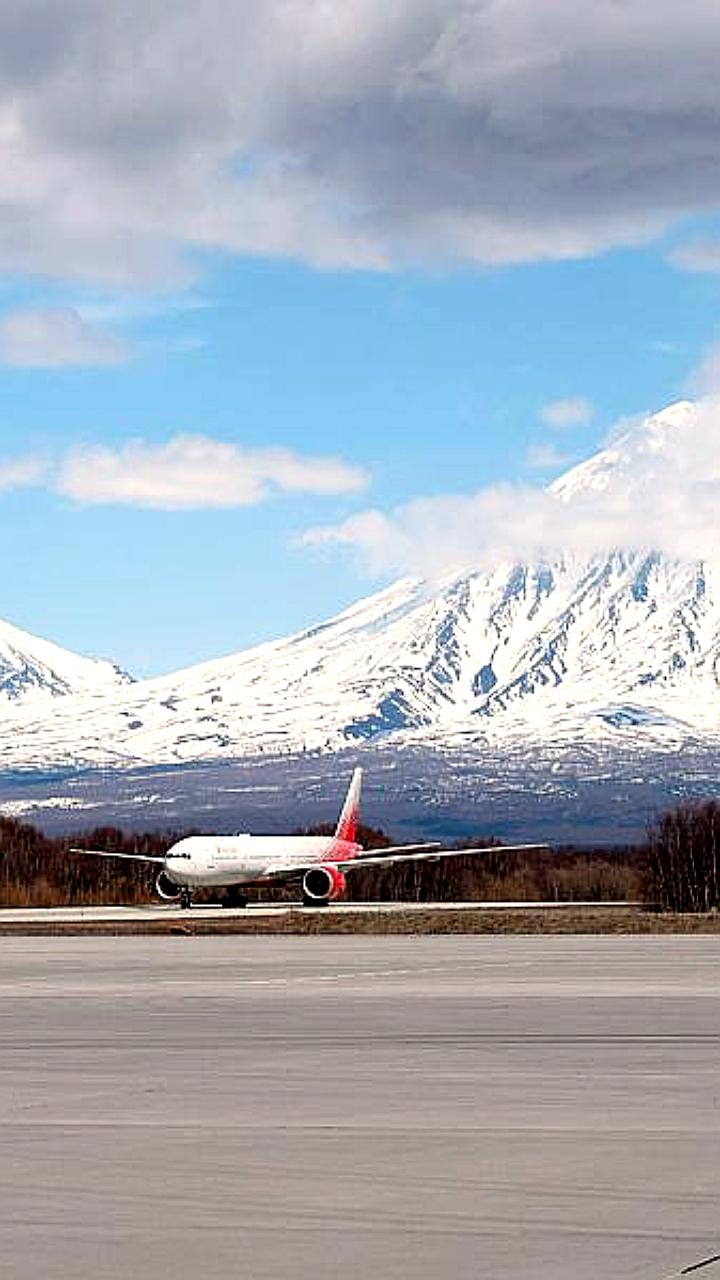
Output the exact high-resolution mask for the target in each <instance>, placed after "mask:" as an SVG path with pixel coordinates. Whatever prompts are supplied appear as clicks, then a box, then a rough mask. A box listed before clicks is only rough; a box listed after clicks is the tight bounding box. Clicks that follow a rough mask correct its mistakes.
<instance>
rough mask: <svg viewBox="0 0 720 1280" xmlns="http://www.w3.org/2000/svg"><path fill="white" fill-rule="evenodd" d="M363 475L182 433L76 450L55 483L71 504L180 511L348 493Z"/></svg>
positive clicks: (340, 465) (347, 467) (326, 460)
mask: <svg viewBox="0 0 720 1280" xmlns="http://www.w3.org/2000/svg"><path fill="white" fill-rule="evenodd" d="M367 480H368V477H367V474H366V473H365V472H364V471H363V470H361V469H360V468H359V467H355V466H352V465H351V464H350V463H348V462H344V461H343V460H342V459H340V458H332V457H311V456H304V455H302V454H298V453H294V452H293V451H292V450H290V449H284V448H269V449H242V448H240V447H239V446H237V445H234V444H228V443H225V442H222V441H218V440H212V439H209V438H208V437H207V436H184V435H181V436H175V437H174V438H173V439H171V440H169V441H167V443H165V444H159V445H157V444H149V443H146V442H144V441H141V440H136V441H132V442H130V443H128V444H126V445H123V446H121V447H120V448H117V449H110V448H102V447H100V448H98V447H96V448H87V449H81V450H77V451H75V452H73V453H71V454H70V455H69V456H68V457H67V458H66V459H65V460H64V462H63V463H62V465H61V467H60V470H59V473H58V475H57V477H56V480H55V487H56V489H57V491H58V492H59V493H61V494H63V495H64V496H66V497H69V498H74V499H75V500H76V501H78V502H85V503H94V504H101V503H102V504H108V503H113V504H124V505H128V506H136V507H147V508H151V509H155V510H161V511H182V510H191V509H196V510H197V509H201V508H221V507H246V506H252V505H255V504H256V503H259V502H262V501H264V500H265V499H266V498H268V497H269V496H270V495H271V494H272V493H273V492H283V493H308V494H318V495H321V496H325V495H331V494H346V493H355V492H357V491H358V490H360V489H362V488H363V487H364V486H365V485H366V484H367Z"/></svg>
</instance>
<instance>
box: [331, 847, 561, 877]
mask: <svg viewBox="0 0 720 1280" xmlns="http://www.w3.org/2000/svg"><path fill="white" fill-rule="evenodd" d="M417 848H418V846H417V845H397V846H392V847H391V848H390V849H388V850H385V849H381V850H380V851H379V852H378V853H372V854H370V855H369V856H366V855H365V854H362V853H361V854H359V855H358V857H357V858H350V859H348V861H347V862H337V863H336V864H335V865H336V866H337V867H338V868H339V870H340V871H352V870H354V868H355V867H368V866H369V867H373V866H375V867H378V866H380V865H381V864H382V863H386V864H387V865H388V866H389V865H390V864H391V863H393V862H431V861H432V862H438V861H439V860H440V859H441V858H469V857H474V856H476V855H477V854H481V853H525V852H529V851H530V850H533V849H547V848H548V845H546V844H490V845H483V846H482V847H481V848H478V849H443V848H441V847H439V846H437V845H435V846H434V847H430V848H428V847H425V849H423V850H422V852H415V850H416V849H417Z"/></svg>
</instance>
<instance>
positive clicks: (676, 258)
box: [668, 237, 720, 272]
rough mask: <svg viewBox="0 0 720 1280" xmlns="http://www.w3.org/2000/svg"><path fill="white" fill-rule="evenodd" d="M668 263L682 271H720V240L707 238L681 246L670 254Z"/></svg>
mask: <svg viewBox="0 0 720 1280" xmlns="http://www.w3.org/2000/svg"><path fill="white" fill-rule="evenodd" d="M668 262H670V263H672V265H673V266H674V267H679V268H680V270H681V271H697V272H702V271H707V272H717V271H720V240H718V239H713V238H712V237H707V238H706V239H701V240H692V241H690V242H689V243H688V244H683V245H679V246H678V248H677V249H673V251H672V252H671V253H669V254H668Z"/></svg>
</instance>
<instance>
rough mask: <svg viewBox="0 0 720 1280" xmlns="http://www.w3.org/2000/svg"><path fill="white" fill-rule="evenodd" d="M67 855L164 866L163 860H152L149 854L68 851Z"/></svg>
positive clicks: (101, 850)
mask: <svg viewBox="0 0 720 1280" xmlns="http://www.w3.org/2000/svg"><path fill="white" fill-rule="evenodd" d="M68 853H89V854H91V855H92V857H93V858H125V859H127V861H128V862H159V863H160V864H161V865H162V866H165V859H164V858H153V857H151V856H150V854H149V853H116V852H115V851H114V850H113V849H68Z"/></svg>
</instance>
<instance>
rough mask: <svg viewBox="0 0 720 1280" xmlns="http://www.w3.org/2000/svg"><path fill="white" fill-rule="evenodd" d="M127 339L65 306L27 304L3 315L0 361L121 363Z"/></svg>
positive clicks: (26, 365)
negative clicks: (35, 306) (85, 318)
mask: <svg viewBox="0 0 720 1280" xmlns="http://www.w3.org/2000/svg"><path fill="white" fill-rule="evenodd" d="M130 357H131V349H130V347H129V346H128V344H127V343H126V342H123V341H122V340H121V339H120V338H117V337H115V335H114V334H112V333H109V332H108V331H107V330H105V329H102V328H100V327H98V326H96V325H92V324H89V323H88V322H87V321H85V320H83V319H81V317H80V315H79V314H78V312H77V311H74V310H73V309H71V308H65V307H43V308H26V309H23V310H18V311H11V312H7V313H6V314H5V315H4V316H1V317H0V361H2V363H3V364H8V365H15V366H17V367H20V368H34V369H37V368H45V369H53V368H55V369H56V368H62V367H67V366H73V365H76V366H88V365H119V364H125V363H126V362H127V361H128V360H129V359H130Z"/></svg>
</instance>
